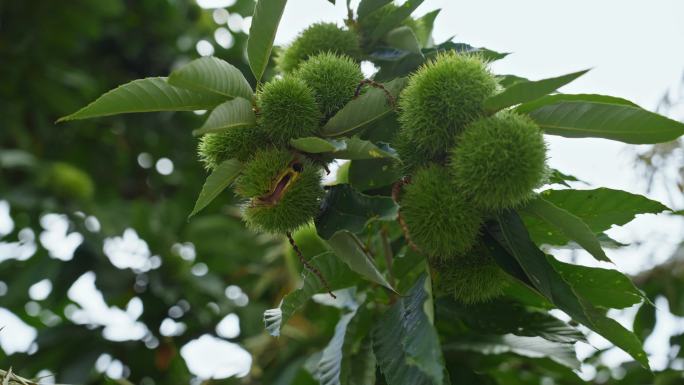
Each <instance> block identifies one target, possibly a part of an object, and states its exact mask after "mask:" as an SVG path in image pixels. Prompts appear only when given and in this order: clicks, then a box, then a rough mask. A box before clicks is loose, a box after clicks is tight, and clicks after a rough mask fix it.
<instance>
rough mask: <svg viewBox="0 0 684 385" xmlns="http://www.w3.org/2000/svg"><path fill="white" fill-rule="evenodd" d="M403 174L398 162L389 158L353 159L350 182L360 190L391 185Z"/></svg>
mask: <svg viewBox="0 0 684 385" xmlns="http://www.w3.org/2000/svg"><path fill="white" fill-rule="evenodd" d="M402 175H403V174H402V172H401V170H400V169H399V168H398V167H397V164H396V162H395V161H394V160H392V159H388V158H383V159H358V160H352V161H351V165H349V184H351V185H352V187H354V188H355V189H357V190H358V191H366V190H373V189H377V188H380V187H384V186H388V185H391V184H393V183H394V182H396V181H397V180H399V179H400V178H401V177H402Z"/></svg>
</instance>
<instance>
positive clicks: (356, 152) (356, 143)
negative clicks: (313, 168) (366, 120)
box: [331, 136, 397, 160]
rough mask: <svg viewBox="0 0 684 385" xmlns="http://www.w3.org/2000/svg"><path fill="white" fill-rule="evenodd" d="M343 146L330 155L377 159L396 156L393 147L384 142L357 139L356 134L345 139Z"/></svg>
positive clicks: (352, 158) (354, 158) (338, 157)
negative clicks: (374, 142) (376, 142)
mask: <svg viewBox="0 0 684 385" xmlns="http://www.w3.org/2000/svg"><path fill="white" fill-rule="evenodd" d="M344 141H345V142H346V144H347V145H346V146H345V148H343V149H341V150H338V151H335V152H334V153H332V154H331V155H332V156H334V157H335V158H337V159H351V160H357V159H378V158H397V155H396V152H395V151H394V149H392V148H391V147H389V146H388V145H386V144H380V145H379V146H376V145H375V144H373V143H371V142H369V141H367V140H363V139H359V138H358V137H356V136H353V137H351V138H348V139H345V140H344Z"/></svg>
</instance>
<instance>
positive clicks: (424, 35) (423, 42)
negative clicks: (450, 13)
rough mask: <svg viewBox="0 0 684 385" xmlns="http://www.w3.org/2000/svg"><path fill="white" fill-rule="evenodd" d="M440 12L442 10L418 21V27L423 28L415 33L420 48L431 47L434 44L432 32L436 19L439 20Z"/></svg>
mask: <svg viewBox="0 0 684 385" xmlns="http://www.w3.org/2000/svg"><path fill="white" fill-rule="evenodd" d="M440 11H441V9H436V10H434V11H432V12H428V13H426V14H425V15H423V16H421V17H419V18H418V19H416V23H418V25H419V26H420V27H421V28H418V30H417V31H413V32H415V34H416V37H417V38H418V42H419V43H420V46H421V47H423V48H425V47H429V46H430V45H432V44H433V42H432V30H433V28H434V25H435V19H436V18H437V15H439V12H440Z"/></svg>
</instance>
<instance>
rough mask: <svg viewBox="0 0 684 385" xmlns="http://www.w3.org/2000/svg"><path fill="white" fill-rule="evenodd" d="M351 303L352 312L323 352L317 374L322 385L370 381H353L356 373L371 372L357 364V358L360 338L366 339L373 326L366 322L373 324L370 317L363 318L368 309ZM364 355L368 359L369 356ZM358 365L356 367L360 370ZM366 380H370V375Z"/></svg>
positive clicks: (339, 326) (350, 384)
mask: <svg viewBox="0 0 684 385" xmlns="http://www.w3.org/2000/svg"><path fill="white" fill-rule="evenodd" d="M349 302H352V303H350V304H349V307H350V311H349V312H347V313H345V314H343V315H342V317H340V320H339V321H338V322H337V325H335V332H334V334H333V337H332V338H331V339H330V342H328V345H327V346H326V347H325V349H323V351H322V352H321V353H322V354H321V358H320V361H319V362H318V365H317V367H316V370H315V372H314V377H315V378H316V379H317V380H318V381H319V383H320V384H321V385H360V384H363V383H366V381H363V382H359V381H356V379H355V378H354V377H353V371H354V370H355V369H356V370H361V371H366V372H367V369H365V367H363V366H359V365H358V363H355V362H354V361H353V358H354V355H355V354H354V353H355V352H354V348H355V346H354V345H355V343H356V342H357V341H360V340H361V338H360V337H363V335H365V333H366V332H367V331H368V326H369V325H368V324H370V322H364V321H370V318H369V316H368V315H366V316H365V317H363V313H364V311H365V309H364V308H359V304H358V303H356V302H354V301H349ZM366 314H367V313H366ZM359 335H360V336H359ZM362 353H363V352H362ZM364 355H365V356H366V357H368V354H364ZM354 364H356V368H355V367H354ZM373 372H375V367H373ZM364 376H365V377H367V375H366V374H364ZM360 380H364V378H363V377H361V378H360ZM369 385H372V384H369Z"/></svg>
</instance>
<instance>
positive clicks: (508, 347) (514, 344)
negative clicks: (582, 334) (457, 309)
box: [444, 334, 580, 369]
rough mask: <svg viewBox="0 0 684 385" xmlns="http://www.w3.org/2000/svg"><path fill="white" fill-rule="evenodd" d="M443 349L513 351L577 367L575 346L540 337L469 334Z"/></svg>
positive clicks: (486, 352)
mask: <svg viewBox="0 0 684 385" xmlns="http://www.w3.org/2000/svg"><path fill="white" fill-rule="evenodd" d="M444 350H446V351H450V350H459V351H472V352H478V353H481V354H487V355H489V354H503V353H514V354H518V355H520V356H524V357H531V358H550V359H551V360H553V361H555V362H557V363H559V364H561V365H565V366H567V367H568V368H571V369H579V367H580V362H579V360H577V356H576V355H575V348H574V347H573V346H572V345H569V344H563V343H558V342H552V341H549V340H546V339H543V338H541V337H520V336H516V335H514V334H506V335H502V336H499V335H480V336H478V335H471V336H468V337H466V338H463V339H462V340H461V341H459V342H454V343H450V344H447V345H445V346H444Z"/></svg>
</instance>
